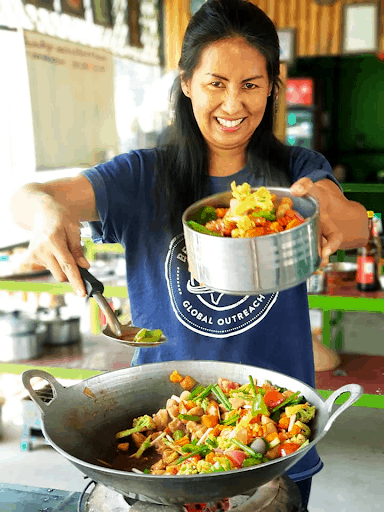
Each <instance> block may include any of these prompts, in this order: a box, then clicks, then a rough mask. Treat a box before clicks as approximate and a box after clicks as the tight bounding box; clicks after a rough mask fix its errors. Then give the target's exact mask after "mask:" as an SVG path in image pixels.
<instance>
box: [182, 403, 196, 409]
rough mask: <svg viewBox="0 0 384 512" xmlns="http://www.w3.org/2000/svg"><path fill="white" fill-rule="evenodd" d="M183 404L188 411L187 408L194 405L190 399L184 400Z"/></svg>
mask: <svg viewBox="0 0 384 512" xmlns="http://www.w3.org/2000/svg"><path fill="white" fill-rule="evenodd" d="M184 404H185V407H186V408H187V410H188V411H189V409H192V408H193V407H196V403H195V402H193V401H192V400H187V401H186V402H184Z"/></svg>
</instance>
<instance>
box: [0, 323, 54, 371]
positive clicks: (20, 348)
mask: <svg viewBox="0 0 384 512" xmlns="http://www.w3.org/2000/svg"><path fill="white" fill-rule="evenodd" d="M45 332H46V327H45V326H44V325H37V326H36V329H35V330H34V331H32V332H26V333H21V334H4V335H2V336H1V338H0V339H1V349H0V359H1V361H4V362H11V361H20V360H28V359H36V358H38V357H39V356H40V355H41V353H42V351H43V344H42V340H43V339H44V336H45Z"/></svg>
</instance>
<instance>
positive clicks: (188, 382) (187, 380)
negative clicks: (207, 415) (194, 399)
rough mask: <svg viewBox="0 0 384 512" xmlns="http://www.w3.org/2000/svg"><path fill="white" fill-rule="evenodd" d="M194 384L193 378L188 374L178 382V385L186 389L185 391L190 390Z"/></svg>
mask: <svg viewBox="0 0 384 512" xmlns="http://www.w3.org/2000/svg"><path fill="white" fill-rule="evenodd" d="M195 384H196V381H195V379H193V378H192V377H190V376H189V375H186V376H185V378H184V379H183V380H182V381H181V382H180V386H181V387H182V388H183V389H186V390H187V391H190V390H191V389H192V388H193V386H194V385H195Z"/></svg>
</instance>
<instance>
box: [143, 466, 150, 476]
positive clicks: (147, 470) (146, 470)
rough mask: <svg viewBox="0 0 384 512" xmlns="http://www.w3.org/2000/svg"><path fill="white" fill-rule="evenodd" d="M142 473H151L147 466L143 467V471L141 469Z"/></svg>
mask: <svg viewBox="0 0 384 512" xmlns="http://www.w3.org/2000/svg"><path fill="white" fill-rule="evenodd" d="M143 473H145V474H146V475H150V474H151V472H150V471H149V469H148V468H145V469H144V471H143Z"/></svg>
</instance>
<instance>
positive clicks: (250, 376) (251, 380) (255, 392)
mask: <svg viewBox="0 0 384 512" xmlns="http://www.w3.org/2000/svg"><path fill="white" fill-rule="evenodd" d="M249 382H250V383H251V389H252V391H253V395H254V396H256V395H257V391H256V388H255V382H254V380H253V377H252V375H249Z"/></svg>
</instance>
